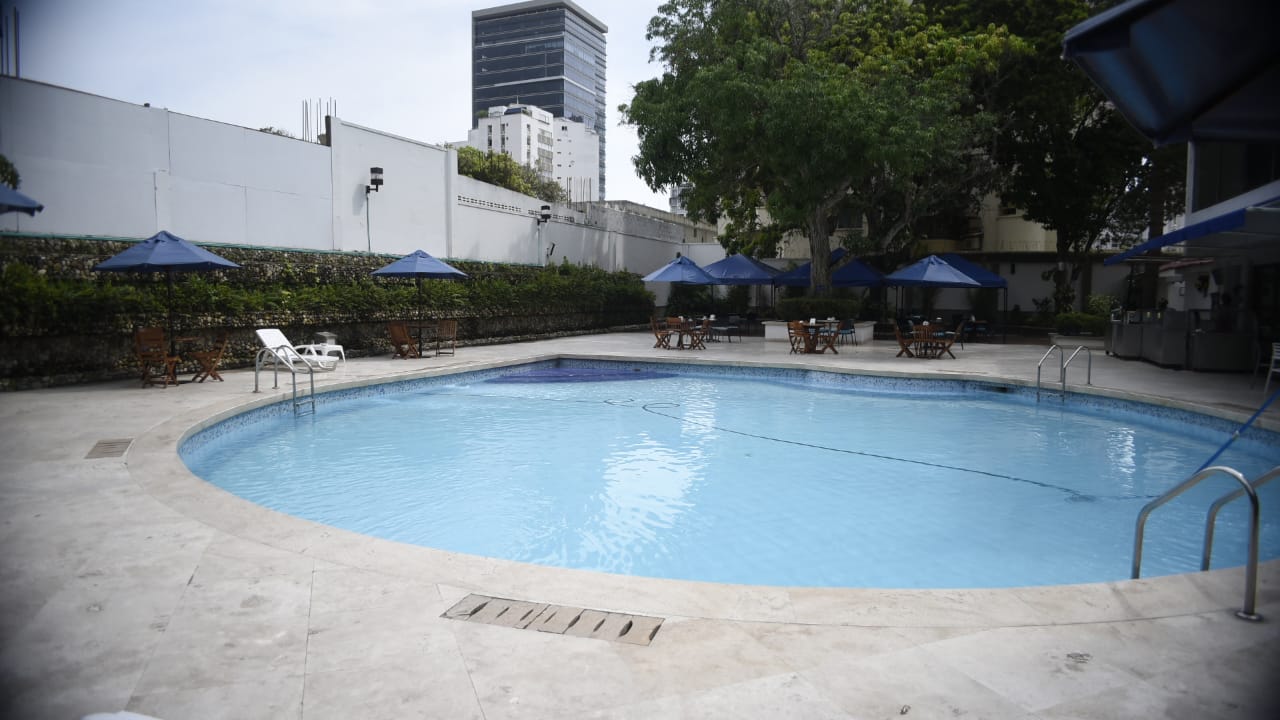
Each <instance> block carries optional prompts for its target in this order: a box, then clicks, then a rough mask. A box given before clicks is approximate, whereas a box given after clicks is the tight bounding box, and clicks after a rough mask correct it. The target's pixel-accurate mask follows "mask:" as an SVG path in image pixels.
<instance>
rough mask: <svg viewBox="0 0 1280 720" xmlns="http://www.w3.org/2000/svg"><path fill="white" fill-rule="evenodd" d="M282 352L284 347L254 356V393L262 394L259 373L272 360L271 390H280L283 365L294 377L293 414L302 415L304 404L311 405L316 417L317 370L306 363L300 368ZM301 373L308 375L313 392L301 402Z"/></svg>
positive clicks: (265, 350)
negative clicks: (299, 381)
mask: <svg viewBox="0 0 1280 720" xmlns="http://www.w3.org/2000/svg"><path fill="white" fill-rule="evenodd" d="M291 349H292V348H291ZM282 350H283V347H281V348H269V347H264V348H262V349H261V350H259V351H258V354H257V355H256V356H254V358H253V391H254V392H261V391H260V390H259V389H258V373H259V372H261V371H262V365H263V363H264V362H266V361H267V360H271V371H272V384H271V388H272V389H273V390H275V389H279V387H280V365H281V364H283V365H284V366H285V369H286V370H288V371H289V374H290V375H291V376H292V377H293V413H294V414H295V415H297V414H300V412H301V411H302V406H303V405H304V404H309V405H310V407H311V413H312V414H313V415H314V414H315V412H316V371H315V368H313V367H311V365H310V364H308V363H305V362H304V363H303V365H302V366H301V367H298V366H297V365H295V364H294V363H292V362H290V361H289V359H288V357H287V356H283V353H282V352H281V351H282ZM299 372H303V373H306V375H307V377H308V378H309V379H310V380H311V392H310V393H308V394H307V395H306V396H304V397H303V398H302V399H301V400H299V399H298V373H299Z"/></svg>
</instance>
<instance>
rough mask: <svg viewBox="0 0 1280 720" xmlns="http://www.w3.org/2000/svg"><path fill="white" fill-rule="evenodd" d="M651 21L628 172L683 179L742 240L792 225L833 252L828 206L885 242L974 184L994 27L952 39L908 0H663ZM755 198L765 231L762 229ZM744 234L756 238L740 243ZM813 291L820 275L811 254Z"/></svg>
mask: <svg viewBox="0 0 1280 720" xmlns="http://www.w3.org/2000/svg"><path fill="white" fill-rule="evenodd" d="M658 13H659V14H658V15H657V16H656V17H655V18H653V20H652V21H651V22H650V24H649V32H648V38H649V39H650V40H651V41H653V40H657V41H658V43H659V44H658V46H657V47H655V49H654V51H653V53H654V56H655V57H656V58H658V59H660V60H661V62H662V64H663V66H664V72H663V74H662V76H661V77H659V78H655V79H653V80H647V81H644V82H641V83H639V84H637V86H636V88H635V95H634V98H633V100H632V102H631V103H630V104H629V105H624V106H622V107H621V108H619V109H620V111H621V114H622V117H623V119H624V121H625V122H627V123H630V124H631V125H633V126H635V128H636V131H637V135H638V137H639V141H640V144H639V154H638V155H637V156H636V157H635V158H634V160H635V164H636V168H637V172H638V173H639V174H640V176H641V177H642V178H643V179H644V180H645V182H646V183H647V184H648V185H649V187H651V188H653V189H655V190H657V189H659V188H662V187H667V186H671V185H677V184H682V183H690V184H691V185H692V189H691V191H690V192H689V193H688V195H687V198H686V200H687V205H688V208H689V213H690V215H692V216H694V217H697V218H700V219H705V220H714V219H718V218H720V217H725V218H727V219H728V220H729V221H730V223H731V227H733V228H734V229H735V231H736V235H737V238H736V240H737V242H738V243H739V244H742V238H744V237H746V238H753V239H755V240H758V239H760V238H764V239H765V240H766V241H773V240H776V238H777V236H778V234H779V231H780V230H786V229H799V230H801V231H803V233H804V235H805V236H806V237H807V239H808V243H809V250H810V253H811V255H812V257H815V258H822V257H826V256H827V254H828V252H829V250H830V247H829V246H830V236H831V231H832V227H833V223H834V220H835V218H836V217H837V215H838V214H839V213H840V212H841V211H842V210H843V211H848V210H852V211H853V212H854V214H855V215H856V216H859V217H861V216H866V217H867V218H868V220H869V227H870V229H871V234H872V236H873V237H872V239H873V241H874V242H876V243H878V244H880V245H881V246H888V245H891V244H893V243H895V242H901V241H902V238H906V237H909V235H910V228H911V225H912V223H913V222H914V221H915V220H916V219H918V218H919V217H922V216H924V215H927V214H930V213H931V212H933V211H934V210H935V209H936V208H935V206H936V205H937V204H938V203H939V202H942V201H944V199H946V200H947V201H950V200H951V198H948V197H947V195H948V193H950V192H953V191H954V189H955V188H954V183H953V184H952V185H951V186H948V188H947V189H946V190H943V191H939V188H941V187H942V184H941V183H939V182H933V181H931V180H930V178H942V177H946V178H950V179H952V180H954V179H955V178H959V177H966V176H967V177H968V185H966V188H967V187H969V186H971V185H972V184H974V183H980V182H981V180H980V178H979V175H980V173H975V168H976V167H977V166H978V165H980V164H981V163H980V162H978V163H975V158H977V159H978V160H980V159H981V157H982V155H981V153H975V149H976V148H981V147H982V146H983V145H984V142H985V136H984V135H983V132H982V131H983V128H984V127H987V126H989V123H988V119H987V118H986V116H985V115H984V113H983V112H982V111H981V109H980V108H978V107H977V105H976V104H975V103H974V102H972V97H971V87H972V84H973V83H972V79H973V74H974V73H975V72H980V71H981V72H990V71H992V70H994V68H995V67H996V66H997V61H998V59H999V58H1001V57H1003V56H1004V55H1005V54H1007V53H1009V52H1010V51H1011V50H1012V48H1013V45H1012V44H1011V43H1010V42H1009V41H1008V38H1007V36H1006V35H1005V34H1003V33H1002V32H1000V31H997V30H984V31H982V32H966V33H949V32H946V31H944V30H943V29H942V28H941V27H940V26H938V25H930V24H929V23H928V22H927V18H926V16H925V15H924V13H923V12H922V11H921V10H920V9H919V8H917V7H915V6H914V5H913V4H912V3H910V2H907V0H862V1H861V2H848V1H841V0H670V1H669V2H667V3H666V4H664V5H662V6H661V7H660V8H659V10H658ZM760 208H763V209H764V210H766V211H767V216H768V218H769V219H770V221H771V222H772V227H771V228H768V229H766V230H765V231H763V232H754V233H753V232H752V231H753V230H755V229H756V228H757V217H758V214H757V211H758V210H759V209H760ZM748 242H750V241H748ZM812 268H813V276H812V285H813V286H814V287H826V286H827V285H829V273H830V271H829V268H828V267H827V264H826V263H822V262H816V263H813V264H812Z"/></svg>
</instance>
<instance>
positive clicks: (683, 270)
mask: <svg viewBox="0 0 1280 720" xmlns="http://www.w3.org/2000/svg"><path fill="white" fill-rule="evenodd" d="M642 279H643V280H644V281H645V282H678V283H685V284H688V285H715V284H717V283H718V282H719V281H718V280H716V279H715V278H713V277H711V276H710V275H708V274H707V271H706V270H703V269H702V268H700V267H698V264H697V263H695V262H694V261H692V260H690V259H689V258H687V257H685V256H683V255H681V256H680V257H678V258H676V259H675V260H672V261H671V262H669V263H667V264H666V265H663V266H662V267H660V268H658V269H657V270H654V271H653V272H651V273H649V274H648V275H645V276H644V278H642Z"/></svg>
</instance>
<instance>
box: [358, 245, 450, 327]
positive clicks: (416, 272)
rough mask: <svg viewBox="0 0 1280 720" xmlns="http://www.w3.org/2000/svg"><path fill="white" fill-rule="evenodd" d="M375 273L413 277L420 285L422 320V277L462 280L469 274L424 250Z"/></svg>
mask: <svg viewBox="0 0 1280 720" xmlns="http://www.w3.org/2000/svg"><path fill="white" fill-rule="evenodd" d="M372 274H373V275H381V276H382V277H411V278H413V280H414V284H415V285H417V286H418V320H419V321H421V320H422V279H423V278H435V279H437V280H461V279H463V278H466V277H468V275H467V274H466V273H464V272H462V271H461V270H459V269H458V268H456V267H454V266H452V265H450V264H449V263H447V262H445V261H443V260H440V259H438V258H434V257H431V256H430V255H428V254H427V253H426V252H424V251H422V250H414V251H413V252H411V253H409V254H408V255H405V256H404V257H402V258H400V259H399V260H396V261H395V262H393V263H391V264H390V265H386V266H384V267H380V268H378V269H377V270H374V271H373V273H372Z"/></svg>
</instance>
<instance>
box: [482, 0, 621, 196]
mask: <svg viewBox="0 0 1280 720" xmlns="http://www.w3.org/2000/svg"><path fill="white" fill-rule="evenodd" d="M608 31H609V28H607V27H605V24H604V23H602V22H600V21H599V20H597V19H595V18H593V17H591V15H589V14H587V12H586V11H585V10H583V9H582V8H580V7H578V6H577V5H576V4H574V3H572V2H570V1H569V0H531V1H530V2H520V3H514V4H511V5H503V6H501V7H495V8H489V9H487V10H476V11H473V12H472V13H471V127H473V128H474V127H476V123H477V122H478V121H479V119H480V118H482V117H484V116H485V115H486V114H487V111H488V109H489V108H491V107H494V106H497V105H536V106H538V107H540V108H542V109H543V110H546V111H548V112H550V113H551V114H552V115H554V116H555V117H567V118H572V119H574V120H580V121H582V122H583V123H585V124H587V125H588V126H589V127H594V128H595V130H596V133H597V134H598V135H599V138H600V181H599V185H598V186H597V187H598V188H599V194H600V199H601V200H603V199H604V165H605V154H604V147H605V145H604V143H605V96H604V87H605V86H604V81H605V50H604V34H605V33H607V32H608Z"/></svg>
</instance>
